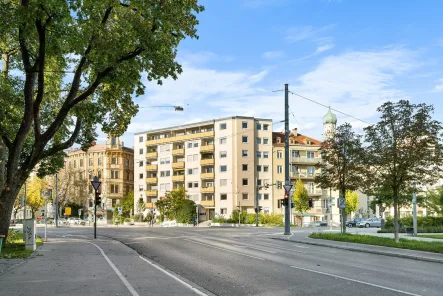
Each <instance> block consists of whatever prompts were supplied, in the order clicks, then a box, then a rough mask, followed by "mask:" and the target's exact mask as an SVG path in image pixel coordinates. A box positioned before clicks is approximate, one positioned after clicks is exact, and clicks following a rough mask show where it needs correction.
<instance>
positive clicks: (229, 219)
mask: <svg viewBox="0 0 443 296" xmlns="http://www.w3.org/2000/svg"><path fill="white" fill-rule="evenodd" d="M220 223H238V219H237V220H235V219H234V218H228V219H226V220H225V222H220Z"/></svg>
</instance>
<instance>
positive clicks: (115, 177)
mask: <svg viewBox="0 0 443 296" xmlns="http://www.w3.org/2000/svg"><path fill="white" fill-rule="evenodd" d="M111 179H118V171H111Z"/></svg>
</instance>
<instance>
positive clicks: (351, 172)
mask: <svg viewBox="0 0 443 296" xmlns="http://www.w3.org/2000/svg"><path fill="white" fill-rule="evenodd" d="M320 153H321V157H322V160H323V162H322V163H320V164H318V165H317V166H318V167H319V168H321V173H320V175H319V176H317V177H315V182H316V183H318V184H319V186H320V187H321V188H324V189H326V188H333V189H335V190H338V191H339V194H340V197H342V198H345V196H346V191H348V190H357V189H358V188H359V187H360V186H361V185H362V184H363V173H364V171H365V166H364V162H363V157H364V149H363V148H362V143H361V135H358V134H356V133H355V132H353V131H352V126H351V125H350V124H349V123H345V124H343V125H340V126H338V127H337V130H336V133H335V136H334V137H330V138H328V139H327V140H325V141H324V142H323V143H322V146H321V148H320ZM342 232H343V233H345V232H346V212H345V211H344V210H342Z"/></svg>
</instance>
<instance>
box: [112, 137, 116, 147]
mask: <svg viewBox="0 0 443 296" xmlns="http://www.w3.org/2000/svg"><path fill="white" fill-rule="evenodd" d="M115 144H117V141H116V139H115V138H114V137H113V138H111V145H112V146H115Z"/></svg>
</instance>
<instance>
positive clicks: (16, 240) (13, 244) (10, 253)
mask: <svg viewBox="0 0 443 296" xmlns="http://www.w3.org/2000/svg"><path fill="white" fill-rule="evenodd" d="M41 244H43V241H42V239H41V238H40V237H37V246H40V245H41ZM32 253H33V252H32V251H28V250H25V242H24V241H23V232H21V231H16V232H14V233H13V234H11V235H10V238H9V240H8V242H5V241H3V246H2V252H1V253H0V259H13V258H27V257H29V256H31V255H32Z"/></svg>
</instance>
